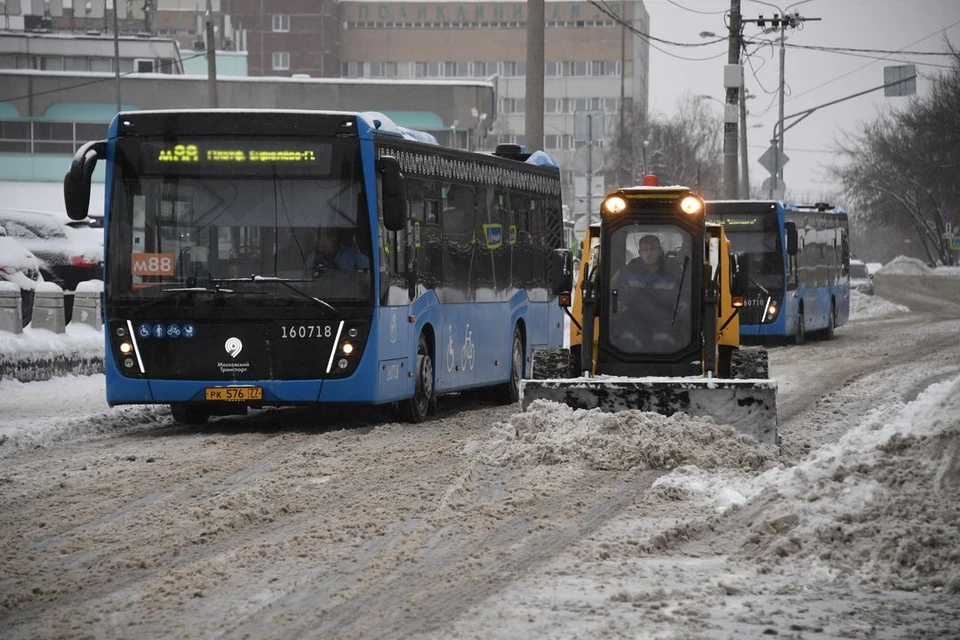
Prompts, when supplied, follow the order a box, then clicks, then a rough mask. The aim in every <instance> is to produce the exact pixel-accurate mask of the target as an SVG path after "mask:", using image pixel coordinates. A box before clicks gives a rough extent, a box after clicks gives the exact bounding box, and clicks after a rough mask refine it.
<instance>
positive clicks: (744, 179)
mask: <svg viewBox="0 0 960 640" xmlns="http://www.w3.org/2000/svg"><path fill="white" fill-rule="evenodd" d="M740 199H741V200H749V199H750V161H749V160H748V158H747V88H746V86H744V85H743V84H741V85H740Z"/></svg>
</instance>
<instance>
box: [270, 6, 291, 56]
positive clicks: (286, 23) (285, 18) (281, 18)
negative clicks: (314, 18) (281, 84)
mask: <svg viewBox="0 0 960 640" xmlns="http://www.w3.org/2000/svg"><path fill="white" fill-rule="evenodd" d="M273 30H274V32H275V33H277V32H287V31H290V16H289V15H287V14H283V13H281V14H277V15H275V16H273ZM274 68H276V67H274Z"/></svg>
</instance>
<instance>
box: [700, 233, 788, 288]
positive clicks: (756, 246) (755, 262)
mask: <svg viewBox="0 0 960 640" xmlns="http://www.w3.org/2000/svg"><path fill="white" fill-rule="evenodd" d="M711 219H713V220H715V221H717V222H720V223H721V224H723V227H724V229H725V230H726V232H727V237H728V238H730V246H731V249H732V251H733V252H734V253H736V254H738V255H739V256H740V261H741V263H742V262H744V261H746V262H748V263H749V265H750V275H751V280H752V281H751V283H750V288H751V289H752V290H754V291H755V292H757V293H766V294H767V295H769V292H770V291H781V292H782V291H783V288H784V267H783V265H784V262H783V244H782V243H781V241H780V233H779V231H778V229H777V220H776V218H775V217H764V216H758V215H740V214H721V215H714V216H711Z"/></svg>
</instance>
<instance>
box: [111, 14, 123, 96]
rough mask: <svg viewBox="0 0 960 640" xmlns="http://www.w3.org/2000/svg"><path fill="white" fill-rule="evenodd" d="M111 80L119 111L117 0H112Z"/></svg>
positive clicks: (118, 25) (118, 24) (118, 22)
mask: <svg viewBox="0 0 960 640" xmlns="http://www.w3.org/2000/svg"><path fill="white" fill-rule="evenodd" d="M113 81H114V84H115V85H116V87H115V89H116V93H117V113H120V109H121V104H120V21H119V20H118V19H117V0H113Z"/></svg>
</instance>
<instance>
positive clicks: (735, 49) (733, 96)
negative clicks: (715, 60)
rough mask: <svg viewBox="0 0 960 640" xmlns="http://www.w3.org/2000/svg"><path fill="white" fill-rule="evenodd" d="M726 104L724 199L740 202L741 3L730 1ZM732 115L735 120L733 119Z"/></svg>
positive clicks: (724, 118)
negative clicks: (738, 192)
mask: <svg viewBox="0 0 960 640" xmlns="http://www.w3.org/2000/svg"><path fill="white" fill-rule="evenodd" d="M723 85H724V88H725V89H726V91H727V100H726V105H725V107H724V117H723V197H724V198H726V199H728V200H735V199H736V198H737V189H738V188H739V184H738V180H737V144H738V143H739V138H740V136H739V135H738V132H737V119H738V118H737V115H736V113H737V103H738V102H739V98H740V92H741V90H742V87H743V70H742V69H741V68H740V0H730V37H729V38H728V42H727V66H726V68H725V69H724V71H723ZM731 112H732V114H733V115H732V117H731Z"/></svg>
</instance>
